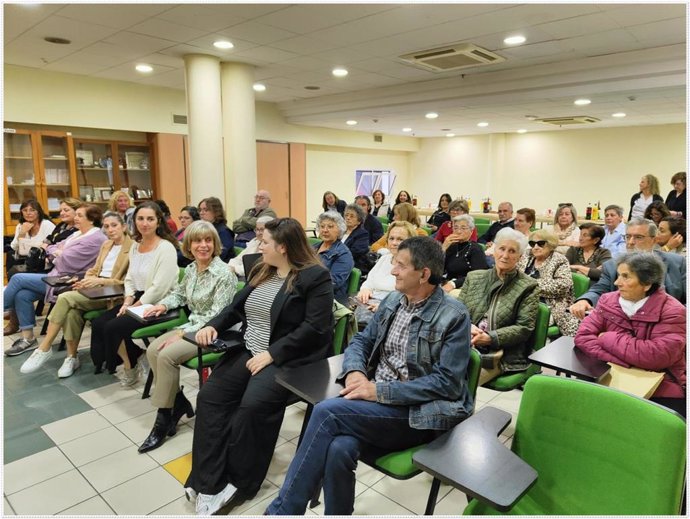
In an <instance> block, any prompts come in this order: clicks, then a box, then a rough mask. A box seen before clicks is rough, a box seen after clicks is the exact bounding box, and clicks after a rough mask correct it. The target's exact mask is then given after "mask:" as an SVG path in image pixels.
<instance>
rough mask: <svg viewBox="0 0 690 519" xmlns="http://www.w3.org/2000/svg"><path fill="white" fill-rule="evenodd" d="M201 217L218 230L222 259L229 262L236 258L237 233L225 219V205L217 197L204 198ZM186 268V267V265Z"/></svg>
mask: <svg viewBox="0 0 690 519" xmlns="http://www.w3.org/2000/svg"><path fill="white" fill-rule="evenodd" d="M199 215H200V216H201V219H202V220H205V221H207V222H211V223H212V224H213V227H215V228H216V232H217V233H218V237H219V238H220V243H221V245H223V249H222V250H221V251H220V259H222V260H223V261H225V262H226V263H227V261H228V260H229V259H230V258H234V257H235V233H234V232H232V231H231V230H230V229H229V228H228V226H227V223H228V221H227V220H226V219H225V210H224V209H223V203H222V202H221V201H220V200H219V199H218V198H216V197H215V196H210V197H208V198H204V199H203V200H202V201H201V202H199ZM185 266H186V265H185Z"/></svg>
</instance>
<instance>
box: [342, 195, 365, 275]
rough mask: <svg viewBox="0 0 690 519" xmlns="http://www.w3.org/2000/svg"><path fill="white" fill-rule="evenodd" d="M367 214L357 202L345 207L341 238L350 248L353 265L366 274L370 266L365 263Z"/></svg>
mask: <svg viewBox="0 0 690 519" xmlns="http://www.w3.org/2000/svg"><path fill="white" fill-rule="evenodd" d="M366 217H367V214H366V213H365V212H364V209H362V208H361V207H360V206H358V205H357V204H349V205H347V206H346V207H345V225H346V230H345V235H344V236H343V238H342V240H343V243H344V244H345V246H346V247H347V248H348V249H350V253H352V259H353V260H354V261H355V267H357V268H358V269H359V270H361V271H362V274H365V275H366V274H367V273H368V272H369V270H371V267H370V266H369V265H368V263H367V260H366V258H367V253H368V252H369V231H367V230H366V229H365V228H364V220H365V219H366Z"/></svg>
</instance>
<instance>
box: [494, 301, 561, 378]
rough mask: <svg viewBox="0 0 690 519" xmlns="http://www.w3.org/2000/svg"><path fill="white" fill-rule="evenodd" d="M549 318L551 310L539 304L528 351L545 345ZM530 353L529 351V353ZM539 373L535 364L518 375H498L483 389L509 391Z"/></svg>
mask: <svg viewBox="0 0 690 519" xmlns="http://www.w3.org/2000/svg"><path fill="white" fill-rule="evenodd" d="M550 317H551V310H550V309H549V307H548V306H546V305H545V304H544V303H539V310H538V311H537V320H536V322H535V325H534V332H533V333H532V338H531V341H532V348H530V350H533V351H537V350H540V349H542V348H543V347H544V345H545V344H546V334H547V331H548V328H549V319H550ZM530 353H531V351H530ZM540 372H541V368H540V367H539V366H537V365H535V364H530V366H529V367H528V368H527V369H526V370H525V371H520V372H518V373H508V374H506V375H499V376H498V377H496V378H495V379H493V380H491V381H489V382H487V383H486V384H484V386H485V387H488V388H489V389H493V390H495V391H510V390H512V389H515V388H518V387H521V386H522V385H524V383H525V382H527V379H528V378H530V377H531V376H532V375H536V374H537V373H540Z"/></svg>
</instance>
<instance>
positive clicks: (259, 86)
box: [252, 83, 266, 92]
mask: <svg viewBox="0 0 690 519" xmlns="http://www.w3.org/2000/svg"><path fill="white" fill-rule="evenodd" d="M252 88H253V89H254V91H255V92H265V91H266V85H264V84H263V83H254V85H253V86H252Z"/></svg>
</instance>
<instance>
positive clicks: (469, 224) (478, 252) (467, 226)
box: [442, 214, 489, 296]
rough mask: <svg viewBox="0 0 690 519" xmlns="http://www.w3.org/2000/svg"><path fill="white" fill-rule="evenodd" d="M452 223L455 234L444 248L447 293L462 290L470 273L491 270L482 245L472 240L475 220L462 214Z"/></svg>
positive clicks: (444, 285)
mask: <svg viewBox="0 0 690 519" xmlns="http://www.w3.org/2000/svg"><path fill="white" fill-rule="evenodd" d="M452 222H453V234H451V235H450V236H448V238H446V241H444V242H443V246H442V247H443V250H444V251H445V253H446V260H445V265H444V268H443V277H444V283H443V285H442V288H443V290H445V291H446V292H451V291H452V290H455V289H458V288H460V287H461V286H462V284H463V283H464V282H465V278H466V277H467V274H468V273H469V272H470V271H472V270H479V269H488V268H489V265H488V264H487V262H486V255H485V254H484V251H483V249H482V247H481V245H478V244H477V242H474V241H472V240H471V239H470V238H471V236H472V232H473V231H474V218H472V217H471V216H470V215H469V214H461V215H458V216H454V217H453V220H452ZM452 295H453V294H452V293H451V296H452Z"/></svg>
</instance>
